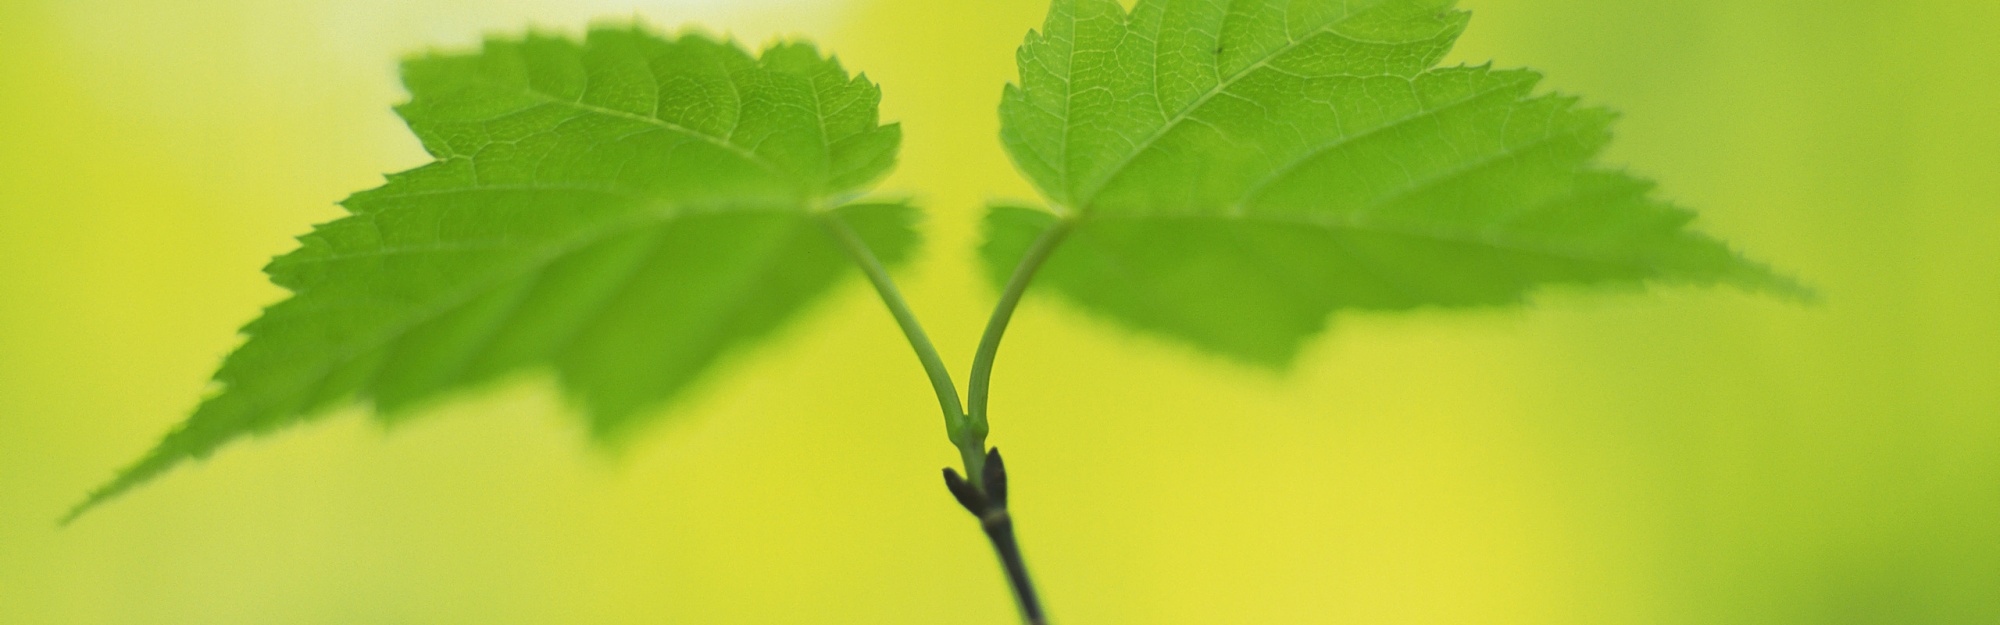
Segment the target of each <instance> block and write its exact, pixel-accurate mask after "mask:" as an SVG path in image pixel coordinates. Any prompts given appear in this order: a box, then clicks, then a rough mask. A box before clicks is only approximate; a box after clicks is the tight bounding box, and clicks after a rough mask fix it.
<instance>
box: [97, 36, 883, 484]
mask: <svg viewBox="0 0 2000 625" xmlns="http://www.w3.org/2000/svg"><path fill="white" fill-rule="evenodd" d="M403 76H404V82H405V84H406V85H407V86H408V88H409V90H410V93H411V95H412V99H411V101H410V102H409V103H408V104H406V105H404V106H402V107H400V108H398V109H397V110H398V112H399V113H400V114H401V115H402V116H403V117H404V119H406V120H407V121H408V122H409V126H410V128H411V129H412V130H413V131H414V132H415V133H416V135H417V136H418V137H419V138H420V139H421V140H422V141H423V144H424V147H425V148H426V149H427V150H428V151H429V152H430V153H431V154H432V155H433V156H435V157H436V159H437V160H436V162H433V163H431V164H429V165H425V166H423V167H420V168H417V169H414V170H411V171H407V172H403V173H400V174H395V175H392V176H390V177H389V180H388V183H387V184H386V185H384V186H382V187H380V188H377V189H374V190H371V191H365V192H362V193H359V194H356V195H354V196H353V197H351V198H349V199H348V200H347V201H346V202H344V203H343V204H344V206H345V207H346V208H347V210H348V211H349V212H350V213H352V215H351V216H348V217H345V218H342V219H340V220H337V221H334V222H331V223H328V224H324V225H321V226H319V227H318V228H316V229H314V231H313V232H312V233H311V234H308V235H306V236H304V237H301V238H300V242H301V246H300V247H299V249H297V250H296V251H293V252H291V253H289V254H286V255H284V256H281V257H279V258H277V259H276V260H274V261H272V263H271V264H270V266H269V267H268V268H267V269H266V271H267V272H268V273H269V274H270V276H271V280H272V281H273V282H275V283H277V284H278V285H280V286H283V287H285V288H287V289H289V290H291V291H292V293H293V295H292V297H291V298H290V299H288V300H286V301H284V302H282V303H279V304H277V305H275V306H272V307H271V308H269V309H268V310H266V311H265V313H264V315H263V317H262V318H260V319H258V320H256V321H255V322H252V323H251V324H250V325H249V326H247V327H246V328H244V330H243V332H244V334H245V335H246V336H247V337H248V340H247V341H246V342H245V343H244V344H243V346H242V347H241V348H239V349H238V350H236V352H235V353H233V354H231V355H230V356H229V358H228V359H227V360H226V361H225V362H224V363H223V365H222V368H221V370H220V371H218V372H217V373H216V376H215V379H216V381H217V382H218V383H219V384H220V391H219V392H217V393H216V394H214V395H213V396H212V397H210V398H208V399H207V400H206V401H204V402H203V403H202V404H201V406H200V407H199V408H198V409H197V410H196V411H195V413H194V415H193V416H192V417H191V418H189V419H188V420H187V422H186V423H184V424H182V425H181V426H180V427H179V428H177V429H175V430H174V431H173V432H172V433H170V434H168V435H167V437H166V439H165V440H164V441H162V442H161V443H160V445H159V446H158V447H157V448H155V449H154V450H153V451H152V452H151V453H150V454H148V455H147V456H145V457H144V458H143V459H141V460H140V461H139V462H138V463H137V464H135V465H133V466H131V467H130V468H128V469H126V470H125V471H124V472H123V473H122V474H120V475H119V476H118V477H117V478H116V479H115V480H114V481H113V482H111V483H110V484H108V485H106V486H104V487H103V488H101V489H100V490H98V491H96V492H95V493H93V494H92V495H91V496H90V498H89V500H88V501H86V502H85V503H84V504H83V505H82V506H80V507H79V508H78V509H77V512H79V513H80V512H82V511H83V510H84V509H87V508H89V507H90V506H94V505H96V504H97V503H100V502H102V501H104V500H105V499H107V498H110V497H112V496H114V495H117V494H119V493H121V492H123V491H125V490H127V489H130V488H132V487H133V486H136V485H138V484H140V483H142V482H144V481H146V480H148V479H150V478H152V477H154V476H157V475H158V474H160V473H161V472H163V471H165V470H167V469H168V468H171V467H173V466H174V465H176V464H178V463H180V462H182V461H185V460H187V459H190V458H198V457H203V456H206V455H208V454H209V453H210V452H212V451H214V450H215V449H216V448H218V447H220V446H221V445H223V444H224V443H227V442H229V441H231V440H234V439H237V438H240V437H243V436H244V435H247V434H252V433H259V432H265V431H269V430H274V429H278V428H282V427H286V426H290V425H293V424H296V423H299V422H301V421H302V420H305V419H307V418H310V417H311V416H313V415H315V414H320V413H323V412H324V411H326V410H327V409H328V408H330V407H334V406H337V405H340V404H342V403H345V402H349V401H354V400H356V399H360V400H364V401H368V402H372V403H373V405H374V406H375V408H376V409H377V411H378V413H379V414H382V415H385V416H387V417H393V416H395V415H402V414H407V413H408V412H409V410H410V409H412V408H414V407H418V406H419V405H421V404H423V403H425V402H427V401H430V400H433V399H435V398H438V397H440V396H442V395H444V394H446V393H447V392H449V391H454V390H459V389H464V388H467V387H470V386H474V385H478V384H481V383H483V382H488V381H491V380H494V379H496V378H499V377H501V376H503V375H507V374H509V373H513V372H517V371H520V370H525V369H533V368H546V369H552V370H553V371H554V373H555V374H556V377H557V379H558V380H559V381H560V383H561V385H562V386H563V387H564V388H565V389H566V390H567V391H568V392H569V393H571V394H572V395H574V396H575V397H576V398H577V399H578V400H579V401H580V403H581V404H582V406H583V407H584V408H585V411H586V412H587V414H588V416H589V422H590V427H591V431H592V432H593V433H594V434H596V435H597V436H599V437H612V436H615V435H617V434H619V433H622V432H625V431H627V430H628V429H629V428H630V427H631V426H632V425H633V424H634V423H635V422H637V421H639V420H640V417H642V416H644V415H647V414H649V413H651V412H653V409H654V408H657V407H658V406H660V405H662V404H665V403H668V402H671V401H672V400H674V399H677V398H679V397H681V396H683V395H684V394H685V393H686V392H687V391H688V389H689V386H690V385H691V384H693V383H695V382H696V381H697V380H698V379H699V378H700V377H701V375H702V374H703V372H704V371H706V370H708V369H710V368H711V367H713V366H714V365H715V364H716V362H717V361H718V359H720V358H722V357H724V356H725V355H726V354H728V353H729V352H731V351H732V350H735V349H738V348H740V347H742V346H744V345H745V344H748V343H751V342H752V341H754V340H756V339H758V338H759V337H763V336H766V335H769V334H771V333H772V331H773V330H775V329H777V328H778V327H779V326H780V325H782V324H783V323H784V322H786V321H787V320H789V319H791V318H793V317H795V316H797V315H798V313H799V312H801V310H802V309H803V308H804V307H805V306H806V305H807V304H808V303H810V302H811V301H813V300H814V299H816V298H818V297H820V296H822V295H824V294H826V293H827V292H828V291H829V289H830V288H831V287H832V286H833V285H834V284H835V283H836V281H837V280H839V279H840V278H841V277H842V276H844V275H845V274H846V273H847V272H849V271H850V270H849V269H848V267H849V266H850V261H849V260H848V257H847V256H846V255H845V254H844V253H843V252H842V250H841V249H840V248H839V247H838V246H837V244H836V243H835V242H834V240H833V239H832V238H831V237H829V236H827V235H826V232H825V231H824V230H823V224H820V223H818V220H821V219H842V220H845V221H846V222H847V223H848V225H850V226H852V227H853V228H854V229H855V230H856V231H858V232H859V233H860V234H861V236H862V238H863V240H864V241H866V242H867V243H868V244H869V245H870V246H871V247H872V248H873V249H874V250H876V251H877V252H878V253H879V254H880V255H881V256H882V257H883V258H884V260H886V261H889V262H895V261H898V260H901V259H903V258H905V257H907V256H908V255H909V252H910V251H911V250H912V249H913V248H914V246H915V243H916V237H915V235H914V234H913V230H912V227H911V226H912V221H913V219H914V211H913V210H912V209H911V208H910V207H908V206H905V205H901V204H857V205H848V206H844V207H841V208H838V209H837V210H832V211H829V210H827V209H826V208H825V207H827V206H831V205H837V204H839V203H840V202H843V201H845V200H846V198H849V197H852V196H853V195H855V194H857V193H858V192H860V191H862V190H863V189H864V187H865V186H866V185H868V184H869V183H871V182H873V181H874V180H876V179H877V178H879V177H880V176H882V175H883V174H884V173H885V172H886V171H887V170H888V169H889V168H890V166H891V165H892V164H893V161H894V160H895V156H896V149H897V146H898V143H899V141H900V135H899V130H898V128H897V127H896V126H894V125H887V126H884V125H879V124H878V123H877V120H876V103H877V102H878V100H879V99H880V91H879V90H878V89H877V88H876V87H875V85H873V84H871V83H869V82H868V81H867V80H866V79H865V78H850V77H849V76H848V74H847V73H846V71H845V70H843V69H841V67H840V65H839V64H838V63H837V62H835V61H833V60H831V59H827V58H823V57H821V56H820V55H819V54H818V53H817V52H816V51H815V50H814V49H813V48H812V47H811V46H809V45H805V44H798V43H789V44H780V45H776V46H774V47H772V48H770V49H768V50H766V51H765V52H764V53H763V55H762V56H761V58H753V57H751V56H750V55H748V54H746V53H745V52H744V51H743V50H741V49H739V48H738V47H736V46H735V45H734V44H730V43H724V42H717V41H714V40H711V39H708V38H705V37H703V36H699V35H683V36H680V37H677V38H661V37H659V36H656V35H652V34H649V33H647V32H645V31H643V30H640V29H637V28H598V29H594V30H592V31H591V32H590V33H589V35H588V37H587V38H586V40H585V42H584V43H582V44H581V45H579V44H578V43H576V42H574V41H572V40H569V39H564V38H560V37H550V36H540V35H529V36H527V37H525V38H520V39H496V40H491V41H488V42H486V44H485V46H484V48H483V49H482V50H480V51H479V52H477V53H473V54H434V55H429V56H423V57H420V58H414V59H411V60H409V61H407V62H406V63H405V64H404V66H403ZM73 515H74V513H73ZM73 515H72V516H73Z"/></svg>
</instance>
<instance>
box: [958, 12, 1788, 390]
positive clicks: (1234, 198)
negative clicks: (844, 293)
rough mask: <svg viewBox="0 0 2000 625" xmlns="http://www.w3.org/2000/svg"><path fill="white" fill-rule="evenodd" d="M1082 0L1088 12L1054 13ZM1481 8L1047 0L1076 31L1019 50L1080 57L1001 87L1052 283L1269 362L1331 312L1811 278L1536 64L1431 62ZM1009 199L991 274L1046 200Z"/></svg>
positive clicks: (990, 254) (1086, 304)
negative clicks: (1557, 292)
mask: <svg viewBox="0 0 2000 625" xmlns="http://www.w3.org/2000/svg"><path fill="white" fill-rule="evenodd" d="M1080 14H1087V15H1094V16H1097V17H1096V18H1094V19H1092V20H1088V21H1084V22H1076V21H1074V20H1061V19H1059V17H1064V16H1075V15H1080ZM1468 18H1469V16H1468V15H1467V14H1466V13H1465V12H1462V11H1456V10H1453V9H1451V8H1450V3H1448V2H1435V1H1429V0H1374V1H1363V2H1336V1H1333V0H1305V1H1301V2H1290V3H1268V2H1209V1H1201V0H1141V1H1140V2H1138V3H1137V4H1136V5H1135V6H1134V7H1133V9H1132V10H1131V11H1130V12H1129V13H1124V12H1122V10H1120V9H1118V8H1117V6H1116V4H1115V3H1107V2H1105V1H1104V0H1056V2H1055V3H1054V6H1053V7H1052V9H1051V14H1050V21H1049V23H1048V24H1047V25H1045V30H1049V31H1051V32H1053V31H1054V30H1055V29H1057V28H1072V29H1075V30H1076V32H1081V33H1083V34H1076V33H1075V32H1073V33H1070V34H1069V35H1067V36H1054V35H1043V34H1040V33H1031V34H1030V36H1029V37H1028V39H1027V43H1026V44H1024V46H1023V52H1022V54H1021V58H1023V59H1045V58H1048V56H1049V55H1050V51H1051V50H1058V51H1061V52H1063V53H1064V54H1067V55H1068V56H1069V57H1070V58H1085V59H1090V60H1091V62H1090V63H1089V68H1088V69H1087V70H1084V71H1077V72H1072V73H1069V74H1060V73H1059V72H1053V71H1050V70H1049V68H1048V67H1046V66H1035V67H1031V66H1030V65H1029V64H1028V63H1027V62H1026V61H1025V60H1024V62H1023V65H1022V68H1021V77H1020V79H1019V82H1018V83H1017V84H1013V85H1009V89H1008V90H1007V91H1006V93H1005V94H1004V96H1003V102H1002V106H1001V116H1002V125H1003V129H1004V130H1003V136H1005V137H1007V138H1008V141H1007V147H1008V149H1009V152H1010V154H1011V155H1012V156H1013V157H1014V159H1015V162H1016V164H1017V165H1019V166H1020V168H1021V169H1022V171H1023V172H1024V173H1025V174H1026V175H1027V176H1028V177H1029V178H1030V179H1031V180H1032V181H1033V182H1035V184H1036V186H1037V187H1038V188H1040V189H1042V191H1043V194H1044V195H1045V196H1046V197H1047V198H1048V200H1049V201H1050V202H1051V203H1052V204H1054V205H1055V207H1056V208H1055V210H1056V212H1057V214H1059V215H1062V216H1063V218H1066V219H1073V220H1075V221H1076V224H1075V225H1074V231H1073V233H1072V234H1071V236H1070V238H1069V240H1068V241H1067V242H1066V243H1065V244H1064V247H1063V249H1061V250H1059V251H1057V252H1056V254H1055V256H1054V257H1053V258H1051V259H1050V261H1049V263H1048V265H1047V266H1046V267H1045V268H1044V269H1043V272H1044V274H1045V275H1044V277H1043V280H1044V281H1046V282H1048V283H1050V284H1051V285H1052V287H1053V288H1055V289H1056V290H1057V291H1058V292H1060V293H1062V294H1063V295H1064V296H1065V298H1066V299H1069V300H1071V301H1073V302H1075V303H1078V304H1080V305H1081V306H1082V307H1083V308H1084V309H1086V310H1089V311H1091V312H1095V313H1099V314H1101V315H1103V316H1107V317H1109V318H1111V319H1112V320H1114V321H1116V322H1119V323H1122V324H1124V325H1127V326H1130V327H1133V328H1135V329H1138V330H1140V331H1143V332H1149V333H1154V334H1161V335H1165V336H1167V337H1170V338H1173V339H1176V340H1180V341H1183V342H1187V343H1191V344H1194V345H1195V346H1197V347H1199V348H1202V349H1204V350H1207V351H1211V352H1216V353H1220V354H1223V355H1226V356H1230V357H1234V358H1236V359H1239V360H1243V361H1248V362H1251V363H1255V364H1260V365H1265V366H1270V367H1274V368H1283V367H1285V366H1288V365H1289V363H1290V362H1291V361H1292V360H1293V359H1294V358H1295V357H1296V354H1297V351H1298V349H1299V347H1300V345H1301V344H1302V343H1303V342H1304V341H1305V340H1306V339H1307V338H1309V337H1311V336H1313V335H1315V334H1317V333H1319V332H1321V331H1323V330H1324V328H1325V326H1326V319H1327V318H1328V317H1329V316H1330V315H1331V314H1333V313H1334V312H1336V311H1339V310H1343V309H1374V310H1384V309H1387V310H1401V309H1409V308H1415V307H1420V306H1444V307H1465V306H1484V305H1508V304H1516V303H1520V302H1522V301H1524V300H1525V298H1526V297H1527V295H1528V294H1529V293H1531V292H1533V291H1534V290H1536V289H1538V288H1543V287H1548V286H1556V285H1571V286H1576V285H1584V286H1594V287H1606V286H1629V285H1634V284H1640V283H1649V282H1686V283H1696V284H1707V283H1716V282H1729V283H1734V284H1737V285H1739V286H1743V287H1746V288H1749V289H1752V290H1763V291H1770V292H1774V293H1778V294H1781V295H1787V296H1797V297H1809V296H1810V291H1809V290H1807V289H1806V288H1805V287H1803V286H1801V285H1799V284H1798V283H1796V282H1794V281H1791V280H1789V279H1787V278H1784V277H1782V276H1779V275H1778V274H1776V273H1774V272H1772V271H1771V270H1770V269H1769V268H1768V267H1765V266H1763V265H1761V264H1758V263H1755V262H1752V261H1748V260H1745V259H1743V258H1742V257H1741V256H1740V255H1738V254H1737V253H1736V252H1734V251H1733V250H1731V249H1730V248H1728V246H1726V245H1724V244H1722V243H1721V242H1719V241H1716V240H1714V239H1712V238H1710V237H1707V236H1705V235H1701V234H1699V233H1696V232H1693V231H1691V230H1688V229H1687V228H1686V226H1687V224H1688V223H1690V222H1691V221H1692V219H1693V215H1692V213H1689V212H1687V211H1685V210H1682V209H1680V208H1677V207H1674V206H1672V205H1669V204H1666V203H1664V202H1660V201H1658V200H1656V199H1653V198H1652V197H1651V195H1650V194H1651V192H1652V185H1651V183H1649V182H1646V181H1643V180H1640V179H1637V178H1634V177H1631V176H1628V175H1625V174H1623V173H1619V172H1613V171H1610V170H1606V169H1605V168H1603V167H1602V166H1600V165H1597V164H1596V163H1595V162H1594V161H1595V158H1596V156H1597V154H1598V153H1599V152H1601V151H1602V149H1603V147H1604V146H1605V145H1606V144H1607V143H1608V142H1609V140H1610V132H1609V127H1610V124H1611V122H1612V121H1613V119H1614V118H1615V116H1614V115H1613V114H1611V113H1610V112H1608V111H1606V110H1603V109H1597V108H1588V107H1581V106H1578V105H1577V102H1576V100H1575V99H1574V98H1568V97H1563V96H1556V95H1538V94H1536V93H1535V86H1536V85H1537V83H1538V82H1539V81H1540V79H1541V76H1540V75H1539V74H1538V73H1535V72H1533V71H1529V70H1495V69H1492V68H1491V67H1449V68H1438V67H1434V66H1435V65H1436V64H1437V63H1438V61H1439V60H1441V59H1442V58H1443V57H1444V55H1445V54H1446V53H1447V52H1448V51H1449V50H1450V48H1451V45H1452V44H1453V43H1454V42H1455V41H1456V38H1457V37H1458V35H1459V34H1460V33H1462V32H1463V30H1464V28H1465V26H1466V25H1467V24H1468V21H1469V20H1468ZM1079 23H1081V24H1083V25H1082V26H1078V25H1077V24H1079ZM1092 29H1095V30H1092ZM1133 42H1140V44H1145V45H1151V46H1152V48H1151V49H1146V48H1145V45H1139V44H1134V43H1133ZM1065 45H1066V46H1068V47H1064V46H1065ZM1092 46H1095V47H1092ZM1044 65H1047V64H1044ZM1163 77H1165V79H1163ZM1135 85H1136V86H1135ZM1074 93H1093V94H1103V93H1125V94H1127V97H1123V98H1098V99H1096V100H1088V99H1078V98H1074V97H1071V96H1070V94H1074ZM1056 101H1062V102H1063V103H1064V104H1065V106H1068V107H1069V108H1065V109H1062V110H1063V111H1065V112H1066V113H1067V114H1065V115H1063V116H1060V119H1056V118H1055V116H1054V115H1052V113H1051V112H1050V111H1051V110H1054V109H1051V108H1050V107H1049V106H1048V105H1047V104H1048V103H1049V102H1056ZM1036 102H1040V103H1042V106H1037V107H1028V106H1027V104H1031V103H1036ZM1078 103H1082V104H1083V105H1084V109H1083V110H1080V111H1079V110H1077V109H1076V108H1075V106H1074V105H1076V104H1078ZM1056 165H1062V167H1057V166H1056ZM1019 210H1021V209H1019V208H1011V207H1004V206H996V207H994V208H993V209H992V211H991V212H990V213H989V217H988V232H989V235H988V236H989V243H988V245H987V248H986V249H984V250H983V251H982V255H983V256H984V258H985V262H986V263H987V264H988V271H987V273H988V275H989V279H994V278H993V277H994V276H1004V275H1005V274H1006V273H1008V272H1009V269H1010V268H1011V267H1012V264H1013V262H1014V260H1015V259H1017V258H1018V254H1019V251H1018V250H1016V249H1013V248H1015V247H1018V246H1019V245H1020V243H1019V241H1020V240H1021V239H1022V238H1023V237H1026V236H1029V235H1028V234H1027V233H1028V232H1029V231H1032V230H1033V229H1034V228H1035V227H1036V226H1035V225H1034V223H1035V222H1037V220H1038V219H1041V220H1043V221H1045V220H1046V219H1048V218H1027V217H1023V216H1022V214H1021V213H1020V212H1019ZM997 283H998V280H997V279H996V284H997Z"/></svg>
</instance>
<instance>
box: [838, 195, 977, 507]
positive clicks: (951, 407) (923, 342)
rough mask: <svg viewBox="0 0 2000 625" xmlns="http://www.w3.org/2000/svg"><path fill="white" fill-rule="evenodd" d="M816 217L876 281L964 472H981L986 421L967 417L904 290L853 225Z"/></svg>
mask: <svg viewBox="0 0 2000 625" xmlns="http://www.w3.org/2000/svg"><path fill="white" fill-rule="evenodd" d="M818 221H819V223H820V225H821V226H823V227H825V228H826V231H827V234H829V235H832V236H833V239H834V241H836V242H838V243H840V247H841V248H842V249H843V250H845V251H846V252H847V255H848V256H849V257H852V258H853V259H854V264H855V265H858V266H860V267H861V272H862V273H864V274H867V276H868V282H869V283H870V284H873V285H875V292H876V293H878V294H880V295H881V296H882V304H883V305H886V306H888V307H889V314H890V315H893V316H894V317H895V318H896V325H897V326H898V327H901V328H902V329H903V337H904V338H907V339H909V341H910V348H911V349H914V350H916V352H917V360H918V361H921V362H922V363H923V365H924V375H927V376H929V377H930V380H931V390H932V391H934V392H936V393H937V401H938V408H939V409H940V410H943V411H944V429H945V435H946V436H947V437H949V438H950V439H951V443H952V445H953V446H955V447H957V448H958V455H959V458H960V459H961V460H963V461H964V462H965V471H966V473H967V474H970V475H980V474H982V473H983V472H984V468H985V465H986V422H985V421H984V420H981V421H978V422H976V423H975V422H974V421H972V420H971V419H967V418H966V415H965V410H964V408H962V407H960V405H959V403H958V387H957V386H956V385H954V384H952V381H951V371H950V370H949V369H946V368H945V366H944V359H943V358H941V357H939V356H938V352H937V348H936V347H934V346H932V345H931V338H930V336H929V335H927V334H925V333H924V326H923V324H921V323H918V322H917V315H916V313H913V312H911V311H910V305H909V303H908V302H905V301H903V293H902V292H901V291H899V290H897V289H896V282H895V281H894V280H891V279H890V278H889V270H887V269H885V268H883V267H882V261H881V260H878V259H876V258H875V252H874V251H873V250H870V249H868V243H867V242H865V241H862V240H861V235H859V234H855V232H854V228H852V227H849V226H848V225H847V222H845V221H841V219H840V217H839V216H838V215H835V214H833V213H832V212H831V211H823V212H820V213H819V219H818Z"/></svg>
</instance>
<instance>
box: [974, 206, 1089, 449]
mask: <svg viewBox="0 0 2000 625" xmlns="http://www.w3.org/2000/svg"><path fill="white" fill-rule="evenodd" d="M1075 225H1076V221H1075V220H1073V219H1071V218H1068V217H1058V218H1056V222H1055V224H1053V225H1050V226H1049V229H1047V230H1043V231H1042V234H1041V236H1039V237H1036V238H1035V242H1034V243H1033V244H1030V245H1029V246H1028V253H1027V254H1025V255H1023V256H1022V257H1021V262H1019V263H1017V264H1015V265H1014V275H1012V276H1009V277H1008V278H1007V286H1006V287H1005V288H1004V289H1002V290H1001V292H1000V302H999V303H997V304H994V305H993V316H992V317H991V318H989V319H987V321H986V333H985V335H983V336H981V337H979V351H978V352H976V353H974V354H973V356H972V378H971V379H970V380H969V381H968V383H969V384H970V386H969V387H968V393H969V394H968V395H967V396H966V400H967V403H968V404H969V405H970V407H971V408H972V411H971V412H970V413H969V414H968V415H967V416H968V418H969V419H970V420H971V422H972V425H973V427H977V428H979V431H981V432H985V431H986V429H987V426H986V397H987V395H988V394H989V392H990V390H991V389H992V386H993V360H994V359H995V358H998V357H999V356H1000V339H1001V338H1002V337H1004V336H1006V334H1007V323H1008V322H1009V321H1012V320H1013V318H1014V309H1015V308H1016V307H1018V306H1020V304H1021V295H1022V294H1025V293H1027V291H1028V283H1030V282H1033V281H1034V279H1035V272H1036V271H1038V270H1040V269H1041V268H1042V263H1043V262H1045V261H1047V260H1048V259H1049V254H1051V253H1054V252H1055V250H1056V246H1058V245H1060V244H1062V241H1063V238H1064V237H1066V236H1069V231H1070V229H1071V228H1074V227H1075ZM972 475H975V476H976V475H979V474H978V473H973V474H972Z"/></svg>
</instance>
